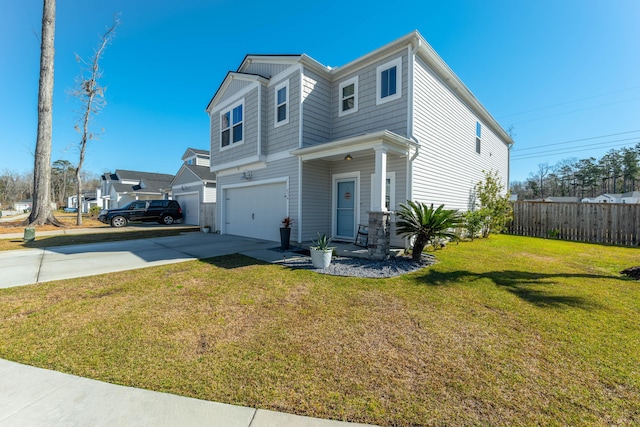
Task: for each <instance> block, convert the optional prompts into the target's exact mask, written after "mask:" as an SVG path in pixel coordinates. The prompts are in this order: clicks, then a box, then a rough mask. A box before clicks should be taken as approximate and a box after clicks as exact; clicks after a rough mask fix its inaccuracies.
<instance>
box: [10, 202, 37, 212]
mask: <svg viewBox="0 0 640 427" xmlns="http://www.w3.org/2000/svg"><path fill="white" fill-rule="evenodd" d="M32 207H33V200H31V199H29V200H20V201H19V202H15V203H14V204H13V209H15V210H17V211H18V212H24V211H26V210H31V208H32Z"/></svg>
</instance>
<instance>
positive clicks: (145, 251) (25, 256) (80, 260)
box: [0, 232, 282, 288]
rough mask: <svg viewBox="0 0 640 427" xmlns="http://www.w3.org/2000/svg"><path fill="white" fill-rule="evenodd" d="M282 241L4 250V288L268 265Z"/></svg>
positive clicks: (202, 239)
mask: <svg viewBox="0 0 640 427" xmlns="http://www.w3.org/2000/svg"><path fill="white" fill-rule="evenodd" d="M278 246H279V244H278V243H277V242H269V241H266V240H258V239H251V238H248V237H238V236H231V235H228V234H225V235H220V234H205V233H198V232H188V233H183V234H180V235H177V236H168V237H155V238H150V239H140V240H124V241H118V242H107V243H92V244H83V245H70V246H57V247H50V248H39V249H21V250H15V251H0V271H2V275H1V277H0V288H8V287H13V286H22V285H29V284H34V283H42V282H48V281H52V280H61V279H72V278H76V277H86V276H94V275H98V274H105V273H112V272H116V271H126V270H134V269H137V268H144V267H153V266H157V265H163V264H172V263H177V262H184V261H191V260H195V259H202V258H210V257H215V256H222V255H229V254H234V253H242V254H244V255H247V256H251V257H253V258H256V259H260V260H263V261H267V262H273V261H276V260H282V253H278V252H274V251H270V250H269V248H274V247H278Z"/></svg>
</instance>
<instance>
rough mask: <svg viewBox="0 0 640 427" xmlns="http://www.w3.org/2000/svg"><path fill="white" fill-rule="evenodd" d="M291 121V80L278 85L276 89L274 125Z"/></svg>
mask: <svg viewBox="0 0 640 427" xmlns="http://www.w3.org/2000/svg"><path fill="white" fill-rule="evenodd" d="M287 123H289V80H285V81H284V82H282V83H280V84H279V85H277V86H276V91H275V121H274V126H275V127H278V126H282V125H284V124H287Z"/></svg>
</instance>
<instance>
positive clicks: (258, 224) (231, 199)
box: [225, 183, 287, 241]
mask: <svg viewBox="0 0 640 427" xmlns="http://www.w3.org/2000/svg"><path fill="white" fill-rule="evenodd" d="M286 188H287V187H286V184H285V183H275V184H263V185H255V186H250V187H241V188H230V189H227V190H225V205H226V207H225V225H226V232H227V233H228V234H235V235H238V236H247V237H255V238H258V239H265V240H273V241H279V240H280V231H279V230H280V223H281V221H282V218H284V217H285V216H286V215H287V199H286V195H287V194H286Z"/></svg>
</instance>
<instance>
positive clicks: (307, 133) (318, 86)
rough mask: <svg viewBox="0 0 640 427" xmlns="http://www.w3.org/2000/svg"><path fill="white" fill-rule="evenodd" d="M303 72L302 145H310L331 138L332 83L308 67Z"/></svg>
mask: <svg viewBox="0 0 640 427" xmlns="http://www.w3.org/2000/svg"><path fill="white" fill-rule="evenodd" d="M303 72H304V80H303V87H302V91H303V93H302V111H303V114H304V117H303V119H302V145H303V146H304V147H309V146H312V145H316V144H318V143H323V142H327V141H329V140H330V138H331V126H330V117H331V83H329V80H327V79H326V78H324V77H322V76H320V75H319V74H318V73H316V72H314V71H311V70H309V69H307V68H305V69H304V71H303Z"/></svg>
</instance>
